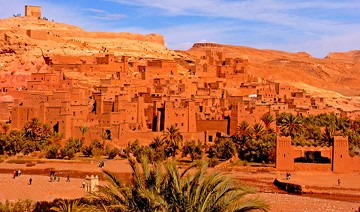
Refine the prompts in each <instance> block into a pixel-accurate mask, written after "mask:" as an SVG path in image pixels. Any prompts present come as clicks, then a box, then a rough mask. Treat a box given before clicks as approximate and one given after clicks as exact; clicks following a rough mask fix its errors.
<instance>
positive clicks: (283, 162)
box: [276, 137, 295, 171]
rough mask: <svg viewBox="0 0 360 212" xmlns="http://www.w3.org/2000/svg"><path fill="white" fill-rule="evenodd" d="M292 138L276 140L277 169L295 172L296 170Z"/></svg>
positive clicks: (278, 138)
mask: <svg viewBox="0 0 360 212" xmlns="http://www.w3.org/2000/svg"><path fill="white" fill-rule="evenodd" d="M293 154H294V153H293V148H292V146H291V137H277V138H276V169H278V170H289V171H293V170H294V168H295V164H294V155H293Z"/></svg>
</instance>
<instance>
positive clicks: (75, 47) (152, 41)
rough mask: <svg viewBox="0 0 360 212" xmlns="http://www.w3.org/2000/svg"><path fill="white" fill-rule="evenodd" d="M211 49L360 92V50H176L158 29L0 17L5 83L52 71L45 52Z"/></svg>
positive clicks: (255, 70)
mask: <svg viewBox="0 0 360 212" xmlns="http://www.w3.org/2000/svg"><path fill="white" fill-rule="evenodd" d="M208 49H211V50H215V51H222V52H224V53H225V57H230V58H242V59H244V60H247V61H248V63H247V67H246V70H247V71H248V72H249V73H250V74H252V75H253V76H256V77H259V78H264V79H268V80H271V81H276V82H284V83H288V84H291V85H294V86H296V87H299V88H304V89H305V90H307V91H308V92H309V93H310V94H313V95H318V96H327V97H330V98H333V97H336V98H337V97H341V96H351V97H355V96H359V95H360V78H359V77H358V76H359V74H360V51H350V52H340V53H330V54H329V55H328V56H327V57H326V58H324V59H319V58H314V57H312V56H311V55H309V54H307V53H305V52H299V53H289V52H283V51H275V50H260V49H255V48H250V47H243V46H229V45H221V44H213V43H197V44H194V46H193V47H192V48H191V49H189V50H188V51H176V52H175V51H172V50H169V49H167V48H166V47H165V45H164V38H163V36H162V35H158V34H149V35H140V34H131V33H108V32H88V31H85V30H83V29H81V28H79V27H76V26H71V25H68V24H64V23H56V22H52V21H48V20H38V19H37V18H31V17H12V18H7V19H2V20H0V83H2V84H3V85H4V84H5V85H6V84H9V85H12V86H23V85H25V84H26V80H27V79H29V76H30V73H34V72H45V71H48V69H49V67H47V65H46V64H45V63H44V60H43V58H42V55H43V54H44V55H46V56H51V55H74V56H91V55H96V54H99V53H106V52H111V53H114V54H115V55H116V56H121V55H129V56H130V60H131V59H134V60H138V59H153V58H155V59H174V58H183V59H185V60H183V61H194V60H195V59H197V58H200V57H201V56H203V55H205V52H206V50H208ZM181 68H182V67H181V64H180V65H179V69H180V70H181ZM184 70H185V69H184ZM185 71H187V70H185ZM353 100H357V99H356V98H353ZM346 104H347V103H346Z"/></svg>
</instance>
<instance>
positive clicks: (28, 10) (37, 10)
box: [25, 5, 41, 18]
mask: <svg viewBox="0 0 360 212" xmlns="http://www.w3.org/2000/svg"><path fill="white" fill-rule="evenodd" d="M25 16H26V17H34V18H41V7H40V6H31V5H26V6H25Z"/></svg>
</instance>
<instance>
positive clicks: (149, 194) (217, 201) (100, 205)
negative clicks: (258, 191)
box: [93, 159, 268, 212]
mask: <svg viewBox="0 0 360 212" xmlns="http://www.w3.org/2000/svg"><path fill="white" fill-rule="evenodd" d="M142 161H143V162H142V163H141V170H140V169H139V166H138V165H137V164H136V162H135V161H134V160H133V159H129V163H130V165H131V168H132V170H133V174H132V179H131V181H130V183H129V184H126V183H124V182H122V181H121V180H119V179H118V178H117V177H116V176H115V175H114V174H112V173H111V172H109V171H106V170H104V171H103V173H104V178H105V180H106V181H107V185H105V186H99V191H98V192H96V193H95V194H94V197H93V198H94V202H97V205H93V207H94V209H97V210H98V211H108V210H111V211H177V212H188V211H189V212H192V211H204V212H205V211H251V210H256V209H258V210H262V211H266V210H267V209H268V206H267V204H265V203H264V202H263V201H261V200H259V199H254V198H253V199H250V198H246V199H245V198H244V197H245V196H246V195H248V194H251V193H254V190H252V189H250V188H247V187H244V186H242V185H241V184H239V182H238V181H236V180H235V179H234V178H232V177H231V176H230V175H226V174H223V173H220V172H216V171H215V172H212V173H208V169H207V167H208V164H207V163H204V162H197V163H193V164H191V165H190V166H188V167H187V168H186V169H185V170H183V171H182V172H180V171H179V170H178V169H177V163H176V161H167V162H165V163H156V164H149V163H147V160H146V159H144V160H142ZM194 169H195V170H194ZM190 170H194V171H191V174H190Z"/></svg>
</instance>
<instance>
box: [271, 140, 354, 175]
mask: <svg viewBox="0 0 360 212" xmlns="http://www.w3.org/2000/svg"><path fill="white" fill-rule="evenodd" d="M306 151H321V156H323V157H328V158H330V160H331V164H315V163H295V162H294V159H295V158H297V157H301V156H304V152H306ZM276 169H277V170H288V171H292V170H312V171H330V170H331V171H333V172H335V173H346V172H352V171H360V157H350V155H349V146H348V138H347V137H342V136H334V146H333V147H294V146H292V145H291V138H290V137H277V139H276Z"/></svg>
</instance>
